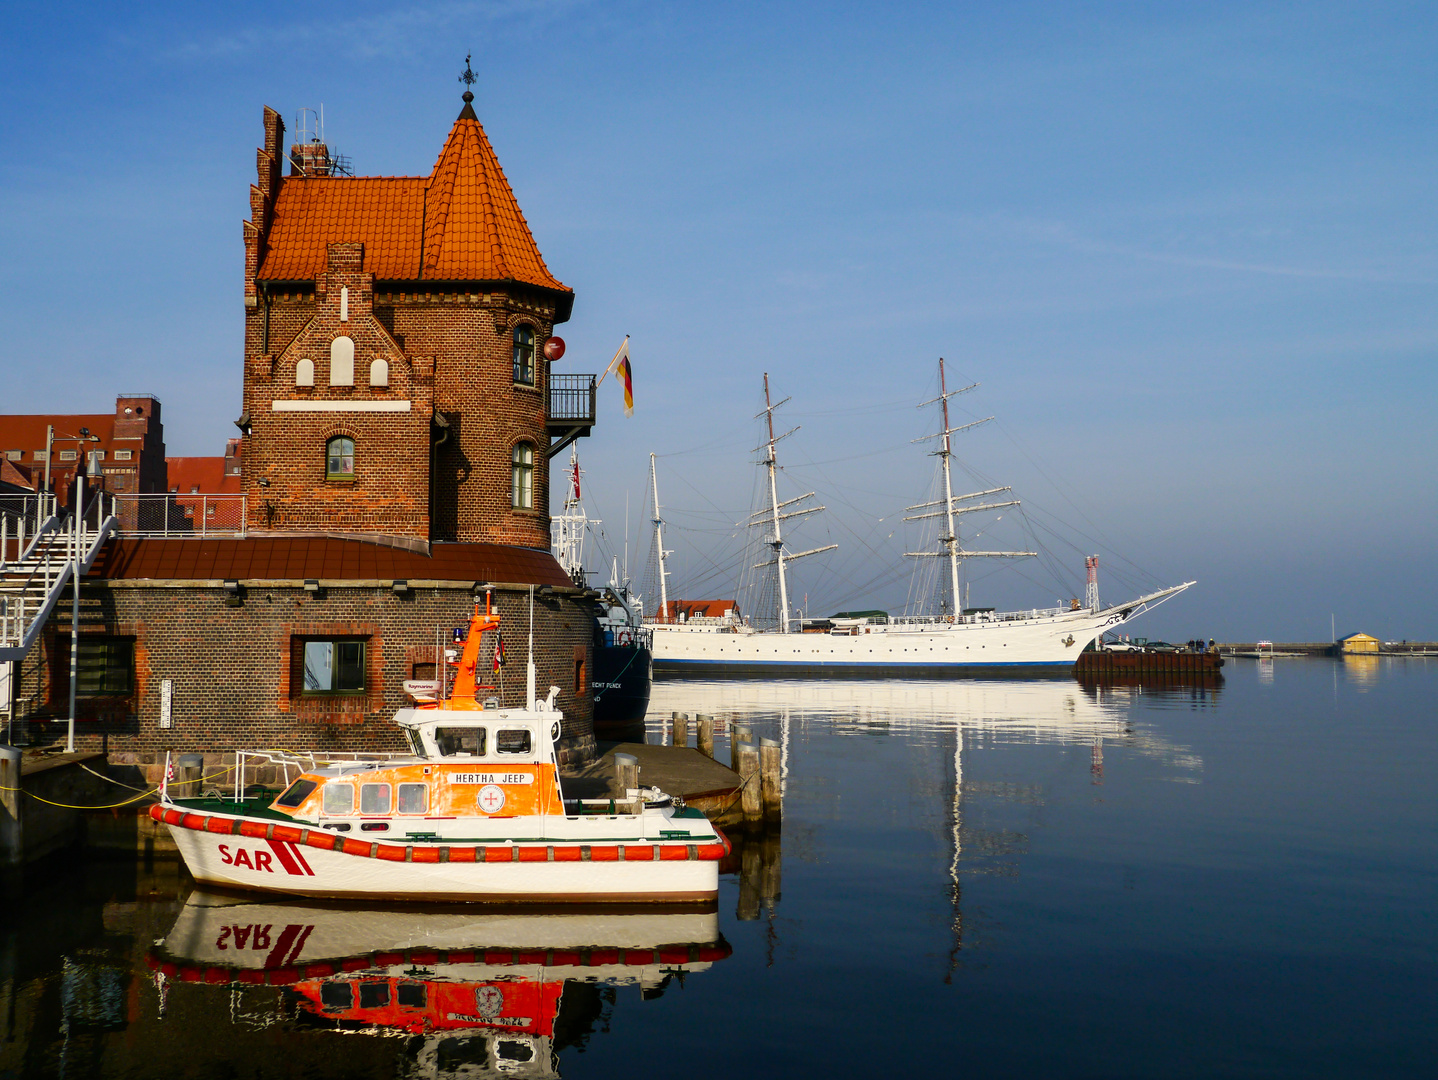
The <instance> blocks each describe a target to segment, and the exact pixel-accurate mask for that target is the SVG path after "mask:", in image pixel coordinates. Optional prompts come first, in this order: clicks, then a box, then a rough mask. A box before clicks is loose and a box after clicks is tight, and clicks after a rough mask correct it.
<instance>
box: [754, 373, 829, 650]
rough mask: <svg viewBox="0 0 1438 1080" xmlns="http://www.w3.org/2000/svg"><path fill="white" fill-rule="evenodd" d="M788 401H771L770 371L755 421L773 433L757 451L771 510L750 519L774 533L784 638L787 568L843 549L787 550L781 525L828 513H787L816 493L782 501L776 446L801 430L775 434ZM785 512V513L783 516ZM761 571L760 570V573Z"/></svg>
mask: <svg viewBox="0 0 1438 1080" xmlns="http://www.w3.org/2000/svg"><path fill="white" fill-rule="evenodd" d="M788 400H789V399H788V398H785V399H784V401H779V402H773V403H771V401H770V398H769V373H768V372H767V371H766V372H764V411H763V412H761V413H759V414H757V415H756V416H755V417H754V419H756V420H757V419H759V417H761V416H762V417H763V418H764V420H765V422H766V424H767V425H768V429H769V438H768V439H767V440H766V441H765V443H764V445H763V446H761V447H758V448H757V449H759V450H763V451H764V466H765V468H767V469H768V470H769V509H768V511H767V512H765V511H761V512H759V513H757V514H754V515H751V517H750V519H749V524H750V525H751V526H752V525H767V526H768V527H769V528H770V529H771V530H773V537H772V539H770V540H768V541H767V543H768V546H769V547H771V548H773V549H774V563H775V564H776V565H777V567H778V570H779V597H778V602H779V632H780V633H781V634H787V633H788V632H789V582H788V577H787V575H786V574H785V570H784V566H785V564H786V563H787V562H789V561H790V560H791V559H802V558H803V557H804V556H805V555H817V554H819V552H821V551H833V550H834V549H835V548H837V547H838V546H839V545H838V544H825V545H824V546H823V547H816V548H810V549H809V550H808V551H794V552H787V551H785V550H784V536H783V533H782V532H781V531H780V528H779V522H781V521H783V520H785V519H786V518H791V517H802V516H803V515H804V514H817V513H818V512H819V511H820V510H822V509H824V508H823V507H822V506H806V507H801V508H799V509H793V510H788V509H786V508H788V507H792V506H795V505H796V504H797V503H801V502H803V501H804V500H805V499H810V498H813V497H814V492H812V491H810V492H808V493H806V494H804V495H800V496H799V497H798V498H795V499H786V500H785V501H784V502H780V501H779V486H778V479H777V477H778V470H779V460H778V456H777V455H776V454H775V451H774V445H775V444H776V443H777V442H778V441H779V440H780V439H787V438H788V437H789V436H790V435H792V434H794V432H796V431H798V430H799V429H798V428H797V427H792V428H790V429H789V430H788V431H786V432H784V434H782V435H777V436H776V435H775V434H774V410H775V409H777V408H779V406H780V405H783V404H784V402H785V401H788ZM781 511H785V512H783V513H781ZM767 565H769V564H768V563H761V564H760V567H763V566H767ZM760 567H756V569H758V568H760Z"/></svg>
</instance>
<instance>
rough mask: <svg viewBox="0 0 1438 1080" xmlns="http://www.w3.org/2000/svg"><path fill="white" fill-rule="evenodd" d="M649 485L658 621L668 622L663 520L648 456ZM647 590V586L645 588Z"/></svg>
mask: <svg viewBox="0 0 1438 1080" xmlns="http://www.w3.org/2000/svg"><path fill="white" fill-rule="evenodd" d="M649 485H650V487H651V488H652V489H653V491H654V548H655V550H656V551H658V552H659V621H660V622H668V621H669V570H668V564H667V563H666V561H665V557H666V556H667V555H668V554H669V552H667V551H665V550H664V519H663V518H662V517H660V516H659V476H658V473H657V472H656V471H655V468H654V455H653V454H650V455H649ZM645 587H646V588H648V586H647V585H646V586H645Z"/></svg>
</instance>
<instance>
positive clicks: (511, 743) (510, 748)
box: [494, 728, 530, 754]
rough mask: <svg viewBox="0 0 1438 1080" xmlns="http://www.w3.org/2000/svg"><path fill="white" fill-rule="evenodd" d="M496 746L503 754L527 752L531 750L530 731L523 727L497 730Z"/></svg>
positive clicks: (495, 734) (495, 735) (495, 736)
mask: <svg viewBox="0 0 1438 1080" xmlns="http://www.w3.org/2000/svg"><path fill="white" fill-rule="evenodd" d="M494 748H495V750H497V751H498V752H499V753H501V754H527V753H529V750H530V738H529V732H528V731H526V730H525V729H523V728H513V729H510V730H507V731H496V732H495V733H494Z"/></svg>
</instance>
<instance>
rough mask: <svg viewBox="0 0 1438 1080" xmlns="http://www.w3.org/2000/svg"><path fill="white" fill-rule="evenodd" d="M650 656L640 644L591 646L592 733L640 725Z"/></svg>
mask: <svg viewBox="0 0 1438 1080" xmlns="http://www.w3.org/2000/svg"><path fill="white" fill-rule="evenodd" d="M652 665H653V657H652V655H651V653H650V651H649V650H648V649H646V648H644V647H643V646H640V645H627V646H622V645H599V646H596V647H595V649H594V733H595V734H596V735H597V736H599V737H600V738H609V737H612V736H616V735H623V734H626V733H629V732H631V731H633V730H634V729H635V728H642V727H643V725H644V714H645V713H646V712H647V711H648V709H649V689H650V684H651V682H652V681H653V675H652V672H653V666H652Z"/></svg>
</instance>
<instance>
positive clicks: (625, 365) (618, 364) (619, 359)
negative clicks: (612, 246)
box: [599, 334, 634, 416]
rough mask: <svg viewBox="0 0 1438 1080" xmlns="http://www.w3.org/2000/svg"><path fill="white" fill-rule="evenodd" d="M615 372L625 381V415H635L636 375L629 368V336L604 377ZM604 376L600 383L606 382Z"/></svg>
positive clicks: (601, 377) (605, 370) (606, 369)
mask: <svg viewBox="0 0 1438 1080" xmlns="http://www.w3.org/2000/svg"><path fill="white" fill-rule="evenodd" d="M611 371H612V372H614V373H615V374H616V375H618V376H619V378H621V379H623V380H624V415H625V416H633V415H634V373H633V371H632V370H631V369H630V367H629V335H628V334H625V335H624V344H623V345H621V346H619V351H618V352H617V353H615V354H614V359H613V360H611V361H609V366H608V367H607V368H605V369H604V375H608V374H609V373H610V372H611ZM604 375H601V376H600V377H599V381H600V382H603V381H604Z"/></svg>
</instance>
